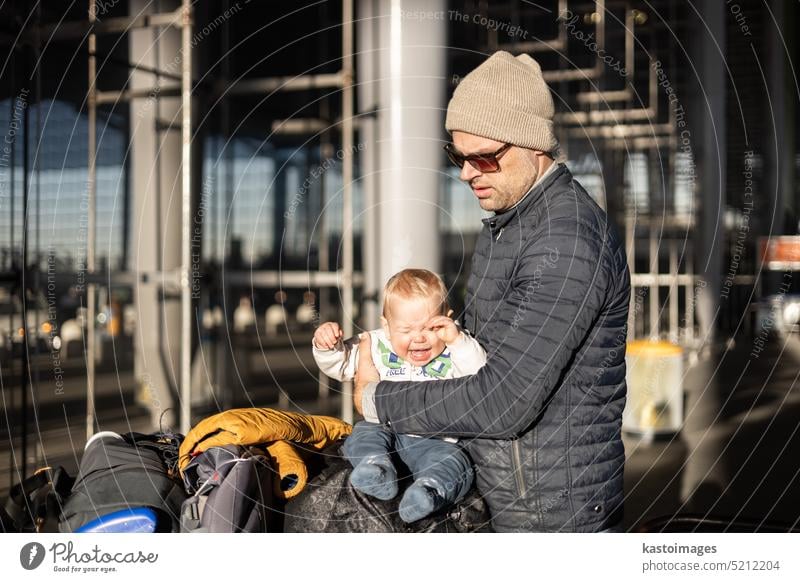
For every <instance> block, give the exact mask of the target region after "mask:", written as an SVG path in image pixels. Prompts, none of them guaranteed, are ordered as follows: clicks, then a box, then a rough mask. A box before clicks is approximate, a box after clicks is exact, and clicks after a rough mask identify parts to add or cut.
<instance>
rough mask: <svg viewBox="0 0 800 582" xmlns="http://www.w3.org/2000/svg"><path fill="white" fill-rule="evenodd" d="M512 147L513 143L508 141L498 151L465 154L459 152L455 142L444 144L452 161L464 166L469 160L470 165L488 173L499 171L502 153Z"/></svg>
mask: <svg viewBox="0 0 800 582" xmlns="http://www.w3.org/2000/svg"><path fill="white" fill-rule="evenodd" d="M510 147H511V144H510V143H507V144H505V145H504V146H502V147H501V148H500V149H499V150H497V151H496V152H492V153H489V154H470V155H468V156H465V155H464V154H462V153H461V152H459V151H458V150H457V149H456V147H455V146H454V145H453V144H451V143H448V144H446V145H445V146H444V151H446V152H447V157H448V158H450V161H451V162H453V163H454V164H455V165H456V166H458V167H459V168H463V167H464V164H465V163H466V162H469V163H470V165H471V166H472V167H473V168H475V169H476V170H478V171H479V172H483V173H488V172H497V171H498V170H499V169H500V161H499V160H500V157H502V155H503V154H504V153H506V152H507V151H508V149H509V148H510Z"/></svg>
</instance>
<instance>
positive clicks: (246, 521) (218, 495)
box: [181, 445, 276, 533]
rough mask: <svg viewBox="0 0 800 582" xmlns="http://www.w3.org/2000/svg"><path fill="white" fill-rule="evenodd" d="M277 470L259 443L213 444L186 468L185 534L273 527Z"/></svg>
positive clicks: (182, 513)
mask: <svg viewBox="0 0 800 582" xmlns="http://www.w3.org/2000/svg"><path fill="white" fill-rule="evenodd" d="M273 473H274V471H273V469H272V466H271V464H270V462H269V459H267V457H266V456H265V455H264V454H263V452H262V451H260V450H258V449H256V448H255V447H246V448H245V447H239V446H234V445H227V446H223V447H211V448H210V449H208V450H207V451H204V452H203V453H202V454H200V455H198V456H197V457H195V458H194V459H192V460H191V462H190V463H189V465H187V467H186V468H185V469H184V471H183V480H184V484H185V486H186V490H187V491H189V492H190V493H192V495H191V497H189V498H188V499H186V501H184V502H183V506H182V508H181V532H187V533H202V532H211V533H253V532H267V531H272V528H270V527H269V526H270V524H275V523H276V520H275V519H274V518H273V515H274V513H273V511H272V509H271V504H272V481H273Z"/></svg>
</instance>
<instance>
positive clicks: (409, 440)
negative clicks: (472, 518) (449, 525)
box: [344, 421, 474, 504]
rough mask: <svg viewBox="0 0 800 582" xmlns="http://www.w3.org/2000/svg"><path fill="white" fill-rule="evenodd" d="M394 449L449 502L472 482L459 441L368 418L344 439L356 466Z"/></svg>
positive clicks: (347, 455) (418, 475)
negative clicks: (394, 427)
mask: <svg viewBox="0 0 800 582" xmlns="http://www.w3.org/2000/svg"><path fill="white" fill-rule="evenodd" d="M392 450H395V451H396V452H397V454H398V455H399V456H400V459H402V461H403V463H405V464H406V466H407V467H408V469H409V470H410V471H411V473H412V474H413V476H414V480H415V481H421V482H422V483H423V484H425V485H429V486H433V487H434V488H435V489H436V490H437V492H438V493H439V495H440V496H441V497H442V498H444V500H445V501H446V502H447V503H448V504H452V503H455V502H457V501H459V500H460V499H461V498H462V497H464V495H466V493H467V491H469V488H470V486H471V485H472V481H473V479H474V472H473V470H472V465H471V463H470V460H469V457H467V454H466V453H465V452H464V451H463V450H462V449H461V447H459V446H458V445H457V444H456V443H449V442H447V441H443V440H441V439H437V438H427V437H414V436H409V435H405V434H395V433H394V432H392V431H391V430H389V429H388V428H387V427H385V426H384V425H382V424H376V423H373V422H366V421H361V422H357V423H356V425H355V426H354V427H353V433H352V434H351V435H350V436H349V437H347V440H346V441H345V442H344V455H345V457H346V458H347V460H348V461H350V464H352V465H353V467H355V466H356V465H358V464H359V463H360V462H361V461H362V460H363V459H365V458H367V457H374V456H388V455H389V453H391V451H392Z"/></svg>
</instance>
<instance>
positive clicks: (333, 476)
mask: <svg viewBox="0 0 800 582" xmlns="http://www.w3.org/2000/svg"><path fill="white" fill-rule="evenodd" d="M305 460H306V464H307V465H308V471H309V479H308V482H307V483H306V487H305V489H304V490H303V492H302V493H300V494H299V495H298V496H297V497H295V498H293V499H292V500H290V501H289V502H288V503H286V505H285V506H284V508H283V511H284V531H285V532H298V533H299V532H317V533H329V532H340V533H343V532H368V533H383V532H386V533H389V532H395V533H412V532H418V533H422V532H425V533H428V532H431V533H434V532H435V533H467V532H488V531H491V526H490V523H489V520H490V518H489V510H488V507H487V506H486V502H485V501H484V500H483V498H482V497H481V496H480V495H479V494H478V492H477V491H476V490H475V488H474V486H473V488H472V489H471V490H470V492H469V493H467V495H466V497H464V499H462V500H461V501H460V502H459V503H457V504H455V505H454V506H453V507H450V508H447V509H444V510H442V511H441V512H439V513H437V514H434V515H431V516H429V517H426V518H425V519H421V520H419V521H417V522H414V523H412V524H407V523H405V522H404V521H403V520H401V519H400V516H399V515H398V512H397V506H398V504H399V502H400V497H401V496H402V492H403V490H404V488H405V487H406V486H408V485H409V484H410V481H411V479H410V477H409V475H408V473H407V472H406V474H405V475H403V476H402V479H401V483H400V493H399V494H398V495H397V497H395V498H394V499H392V500H389V501H381V500H379V499H375V498H373V497H370V496H368V495H364V494H363V493H361V492H359V491H358V490H356V489H353V487H352V486H351V485H350V482H349V477H350V473H351V472H352V470H353V468H352V466H351V465H350V463H349V462H348V461H347V460H346V459H345V458H344V457H343V456H342V454H341V443H337V444H334V445H332V446H330V447H328V448H327V449H324V450H322V451H320V452H308V454H307V455H306V457H305ZM395 466H396V467H398V469H400V472H402V469H403V466H402V463H400V462H398V460H397V459H395ZM312 473H313V474H314V476H313V477H312Z"/></svg>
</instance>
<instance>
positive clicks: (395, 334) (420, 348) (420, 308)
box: [381, 297, 445, 366]
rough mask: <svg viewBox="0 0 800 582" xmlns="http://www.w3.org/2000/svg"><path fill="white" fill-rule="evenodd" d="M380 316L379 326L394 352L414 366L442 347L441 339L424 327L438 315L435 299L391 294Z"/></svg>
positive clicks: (426, 360)
mask: <svg viewBox="0 0 800 582" xmlns="http://www.w3.org/2000/svg"><path fill="white" fill-rule="evenodd" d="M386 308H387V309H386V313H387V316H386V317H382V318H381V321H382V323H383V330H384V332H385V333H386V335H387V336H388V338H389V341H391V342H392V347H393V348H394V351H395V353H396V354H397V355H398V356H400V357H401V358H403V359H404V360H405V361H407V362H411V363H412V364H414V365H415V366H424V365H425V364H427V363H428V362H430V361H431V360H433V359H434V358H435V357H436V356H438V355H439V354H441V353H442V352H443V351H444V348H445V343H444V342H443V341H442V340H441V339H440V338H439V336H438V335H436V332H435V331H433V330H432V329H431V328H429V327H428V325H427V324H428V321H429V320H430V319H431V318H432V317H433V316H435V315H439V309H438V308H439V303H438V302H436V301H433V300H431V299H424V298H421V297H415V298H411V299H406V298H403V297H393V298H392V299H391V300H390V301H389V303H387V305H386Z"/></svg>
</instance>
